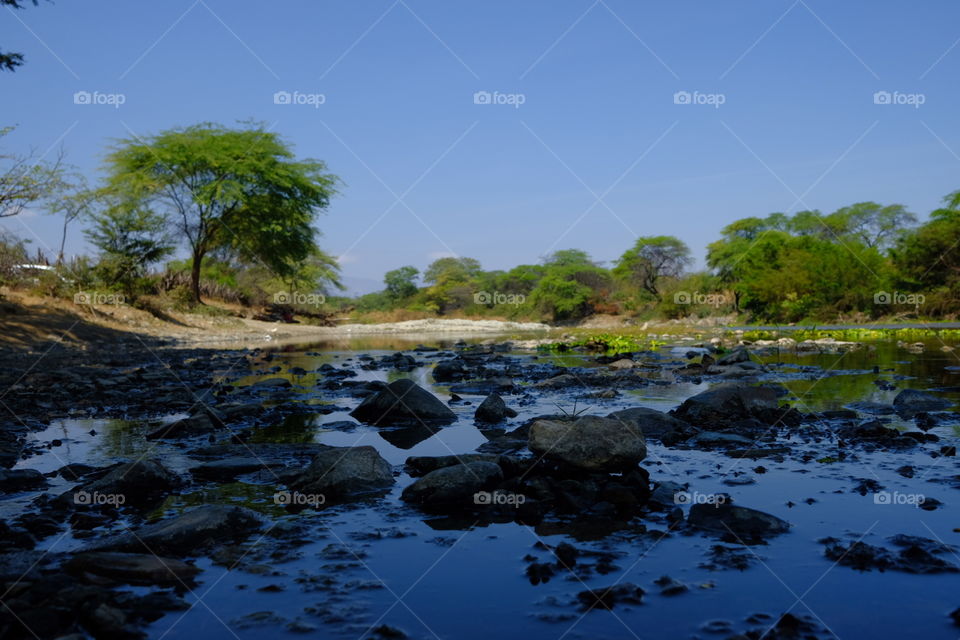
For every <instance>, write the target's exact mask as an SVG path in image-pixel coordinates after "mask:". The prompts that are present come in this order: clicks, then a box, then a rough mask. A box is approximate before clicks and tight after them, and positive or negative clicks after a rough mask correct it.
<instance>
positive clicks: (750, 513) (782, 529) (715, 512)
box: [687, 502, 790, 539]
mask: <svg viewBox="0 0 960 640" xmlns="http://www.w3.org/2000/svg"><path fill="white" fill-rule="evenodd" d="M687 522H689V523H690V525H691V526H694V527H696V528H698V529H706V530H708V531H715V532H717V533H723V534H730V535H733V536H735V537H737V538H742V539H756V538H764V537H766V536H770V535H777V534H780V533H786V532H787V531H789V530H790V523H788V522H787V521H785V520H781V519H780V518H778V517H776V516H772V515H770V514H768V513H764V512H762V511H757V510H756V509H751V508H749V507H740V506H736V505H733V504H730V503H729V502H722V503H720V502H715V503H714V504H703V503H701V504H695V505H693V506H692V507H690V515H689V516H688V517H687Z"/></svg>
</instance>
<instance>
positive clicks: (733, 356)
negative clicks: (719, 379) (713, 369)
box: [717, 346, 751, 367]
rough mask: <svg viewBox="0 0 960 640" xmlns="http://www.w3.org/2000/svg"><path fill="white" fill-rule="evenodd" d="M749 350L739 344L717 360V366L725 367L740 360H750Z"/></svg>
mask: <svg viewBox="0 0 960 640" xmlns="http://www.w3.org/2000/svg"><path fill="white" fill-rule="evenodd" d="M750 361H751V360H750V352H749V351H747V348H746V347H744V346H739V347H737V348H736V349H734V350H733V351H731V352H730V353H728V354H726V355H725V356H723V357H721V358H720V359H719V360H717V366H720V367H727V366H729V365H732V364H739V363H741V362H750Z"/></svg>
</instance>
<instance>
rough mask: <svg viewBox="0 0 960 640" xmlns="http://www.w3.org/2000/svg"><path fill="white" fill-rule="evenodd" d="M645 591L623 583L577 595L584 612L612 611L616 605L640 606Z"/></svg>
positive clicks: (631, 584) (629, 583)
mask: <svg viewBox="0 0 960 640" xmlns="http://www.w3.org/2000/svg"><path fill="white" fill-rule="evenodd" d="M645 593H646V592H645V591H644V590H643V589H641V588H640V587H638V586H637V585H635V584H633V583H631V582H623V583H620V584H617V585H614V586H611V587H606V588H603V589H590V590H588V591H581V592H580V593H578V594H577V600H579V601H580V604H581V605H583V608H584V610H586V611H591V610H593V609H606V610H608V611H612V610H613V608H614V607H615V606H616V605H618V604H642V603H643V596H644V595H645Z"/></svg>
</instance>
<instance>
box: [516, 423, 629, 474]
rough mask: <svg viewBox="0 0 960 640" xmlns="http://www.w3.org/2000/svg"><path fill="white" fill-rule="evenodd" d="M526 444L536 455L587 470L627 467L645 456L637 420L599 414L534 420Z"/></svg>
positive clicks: (615, 469) (611, 469)
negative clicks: (602, 416) (570, 418)
mask: <svg viewBox="0 0 960 640" xmlns="http://www.w3.org/2000/svg"><path fill="white" fill-rule="evenodd" d="M528 446H529V447H530V450H531V451H532V452H533V453H534V454H536V455H538V456H544V457H546V458H549V459H551V460H557V461H560V462H563V463H566V464H568V465H571V466H573V467H577V468H579V469H583V470H586V471H624V470H629V469H632V468H635V467H636V466H637V463H639V462H640V461H641V460H643V459H644V458H646V457H647V444H646V441H645V440H644V438H643V431H641V430H640V427H639V426H638V425H637V423H636V422H633V421H625V420H617V419H614V418H601V417H599V416H583V417H581V418H576V419H573V420H537V421H535V422H534V423H533V424H532V425H531V426H530V437H529V440H528Z"/></svg>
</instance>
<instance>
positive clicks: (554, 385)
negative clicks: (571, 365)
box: [533, 373, 583, 389]
mask: <svg viewBox="0 0 960 640" xmlns="http://www.w3.org/2000/svg"><path fill="white" fill-rule="evenodd" d="M582 384H583V383H582V382H581V381H580V379H579V378H577V377H576V376H575V375H572V374H569V373H561V374H560V375H558V376H554V377H552V378H547V379H546V380H541V381H540V382H537V383H536V384H534V385H533V386H534V387H535V388H537V389H565V388H567V387H575V386H578V385H582Z"/></svg>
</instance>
